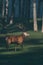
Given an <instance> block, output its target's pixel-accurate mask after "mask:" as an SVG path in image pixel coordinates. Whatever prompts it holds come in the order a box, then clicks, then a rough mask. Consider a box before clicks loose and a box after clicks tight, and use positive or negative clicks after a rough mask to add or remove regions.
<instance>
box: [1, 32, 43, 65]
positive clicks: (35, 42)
mask: <svg viewBox="0 0 43 65" xmlns="http://www.w3.org/2000/svg"><path fill="white" fill-rule="evenodd" d="M27 32H28V33H30V38H26V39H25V41H24V48H23V49H21V47H20V46H18V47H17V49H16V51H15V48H14V44H11V45H10V47H9V49H6V47H5V43H0V44H1V45H0V65H43V33H42V32H41V31H40V32H33V31H27ZM21 33H22V32H20V33H19V32H15V33H13V34H12V33H7V34H0V37H3V36H6V35H20V34H21Z"/></svg>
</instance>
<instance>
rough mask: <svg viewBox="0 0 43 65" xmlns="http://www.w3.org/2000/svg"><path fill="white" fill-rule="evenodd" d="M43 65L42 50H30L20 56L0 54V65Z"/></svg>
mask: <svg viewBox="0 0 43 65" xmlns="http://www.w3.org/2000/svg"><path fill="white" fill-rule="evenodd" d="M12 64H13V65H43V48H35V49H34V48H32V50H31V51H30V52H29V51H28V52H26V53H21V54H10V55H7V54H6V55H1V54H0V65H12Z"/></svg>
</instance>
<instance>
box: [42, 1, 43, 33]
mask: <svg viewBox="0 0 43 65" xmlns="http://www.w3.org/2000/svg"><path fill="white" fill-rule="evenodd" d="M42 32H43V1H42Z"/></svg>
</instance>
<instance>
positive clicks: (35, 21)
mask: <svg viewBox="0 0 43 65" xmlns="http://www.w3.org/2000/svg"><path fill="white" fill-rule="evenodd" d="M33 20H34V31H37V30H38V29H37V18H36V0H33Z"/></svg>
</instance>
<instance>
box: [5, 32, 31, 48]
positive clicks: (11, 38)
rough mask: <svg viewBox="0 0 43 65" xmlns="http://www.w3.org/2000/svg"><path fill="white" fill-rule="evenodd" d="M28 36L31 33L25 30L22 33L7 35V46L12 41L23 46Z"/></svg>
mask: <svg viewBox="0 0 43 65" xmlns="http://www.w3.org/2000/svg"><path fill="white" fill-rule="evenodd" d="M27 36H30V34H29V33H27V32H23V33H22V34H21V35H18V36H17V35H16V36H8V37H6V42H7V46H9V44H11V43H12V42H16V43H17V45H21V46H22V47H23V41H24V39H25V37H27Z"/></svg>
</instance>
